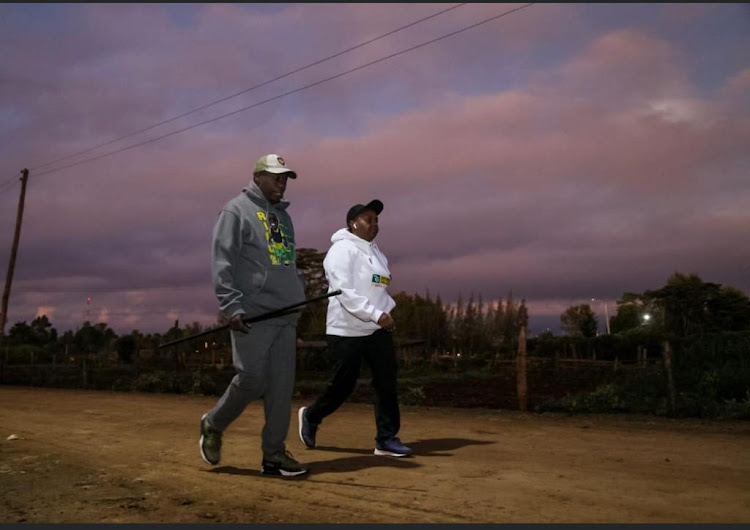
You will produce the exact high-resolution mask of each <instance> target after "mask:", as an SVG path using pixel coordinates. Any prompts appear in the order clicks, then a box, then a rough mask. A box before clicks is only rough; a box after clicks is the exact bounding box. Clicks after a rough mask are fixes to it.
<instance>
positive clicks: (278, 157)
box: [276, 156, 286, 166]
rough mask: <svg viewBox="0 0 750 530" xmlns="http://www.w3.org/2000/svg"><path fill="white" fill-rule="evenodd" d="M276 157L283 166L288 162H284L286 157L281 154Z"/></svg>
mask: <svg viewBox="0 0 750 530" xmlns="http://www.w3.org/2000/svg"><path fill="white" fill-rule="evenodd" d="M276 159H277V160H278V161H279V164H281V165H282V166H283V165H285V164H286V162H284V159H283V158H281V157H280V156H277V157H276Z"/></svg>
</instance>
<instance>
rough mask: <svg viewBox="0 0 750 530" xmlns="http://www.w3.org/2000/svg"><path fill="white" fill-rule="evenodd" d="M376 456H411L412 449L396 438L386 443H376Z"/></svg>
mask: <svg viewBox="0 0 750 530" xmlns="http://www.w3.org/2000/svg"><path fill="white" fill-rule="evenodd" d="M375 454H376V455H378V456H409V455H410V454H411V449H409V448H408V447H406V446H405V445H404V444H402V443H401V440H399V439H398V438H396V437H395V436H394V437H393V438H390V439H388V440H386V441H384V442H376V443H375Z"/></svg>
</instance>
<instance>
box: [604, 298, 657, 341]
mask: <svg viewBox="0 0 750 530" xmlns="http://www.w3.org/2000/svg"><path fill="white" fill-rule="evenodd" d="M651 312H654V311H653V310H652V311H651ZM645 313H649V309H648V308H647V305H646V301H645V300H644V298H643V295H641V294H638V293H624V294H623V295H622V298H621V299H620V300H618V301H617V312H616V313H615V314H614V315H612V317H611V318H610V319H609V325H610V331H611V332H612V333H623V332H625V331H628V330H631V329H635V328H637V327H638V326H640V325H641V324H642V323H643V315H644V314H645Z"/></svg>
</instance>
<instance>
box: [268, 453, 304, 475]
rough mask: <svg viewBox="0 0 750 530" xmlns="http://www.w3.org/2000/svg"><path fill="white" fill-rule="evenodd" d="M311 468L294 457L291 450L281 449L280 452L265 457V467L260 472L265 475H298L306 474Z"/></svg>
mask: <svg viewBox="0 0 750 530" xmlns="http://www.w3.org/2000/svg"><path fill="white" fill-rule="evenodd" d="M308 471H309V470H308V469H307V468H306V467H302V466H301V465H300V464H299V462H297V461H296V460H295V459H294V458H292V453H290V452H289V451H279V452H278V453H276V454H274V455H272V456H269V457H265V456H264V457H263V467H261V470H260V472H261V473H262V474H264V475H276V476H282V477H296V476H298V475H304V474H305V473H307V472H308Z"/></svg>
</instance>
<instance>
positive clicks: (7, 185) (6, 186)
mask: <svg viewBox="0 0 750 530" xmlns="http://www.w3.org/2000/svg"><path fill="white" fill-rule="evenodd" d="M19 181H20V179H19V178H18V176H17V175H13V176H12V177H11V178H10V179H8V180H6V181H5V182H4V183H2V184H0V194H2V193H5V192H6V191H9V190H10V189H11V188H13V186H15V185H16V184H18V182H19Z"/></svg>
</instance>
